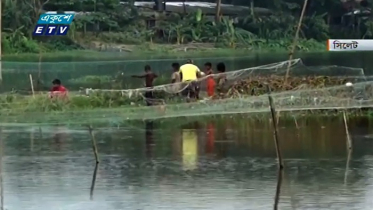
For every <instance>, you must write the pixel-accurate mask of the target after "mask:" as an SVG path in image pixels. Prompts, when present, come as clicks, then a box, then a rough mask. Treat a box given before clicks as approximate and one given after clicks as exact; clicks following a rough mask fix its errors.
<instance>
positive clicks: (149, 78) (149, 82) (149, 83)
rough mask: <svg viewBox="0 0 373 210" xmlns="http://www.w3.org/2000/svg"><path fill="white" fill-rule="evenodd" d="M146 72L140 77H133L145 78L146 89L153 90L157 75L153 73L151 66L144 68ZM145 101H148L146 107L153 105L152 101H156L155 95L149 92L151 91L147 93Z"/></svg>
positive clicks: (135, 76)
mask: <svg viewBox="0 0 373 210" xmlns="http://www.w3.org/2000/svg"><path fill="white" fill-rule="evenodd" d="M144 71H145V74H143V75H140V76H137V75H132V77H134V78H144V79H145V87H147V88H149V89H151V88H153V82H154V80H155V78H157V77H158V76H157V75H156V74H155V73H153V72H152V69H151V67H150V66H149V65H146V66H145V67H144ZM145 99H146V105H147V106H151V105H153V104H152V101H153V99H154V95H153V91H152V90H149V91H146V92H145Z"/></svg>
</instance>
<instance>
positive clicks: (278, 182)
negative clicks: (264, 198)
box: [273, 169, 284, 210]
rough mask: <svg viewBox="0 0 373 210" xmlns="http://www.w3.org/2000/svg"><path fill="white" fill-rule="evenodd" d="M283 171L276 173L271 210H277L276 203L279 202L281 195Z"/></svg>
mask: <svg viewBox="0 0 373 210" xmlns="http://www.w3.org/2000/svg"><path fill="white" fill-rule="evenodd" d="M283 172H284V171H283V170H281V169H279V170H278V171H277V186H276V194H275V204H274V205H273V209H274V210H277V209H278V202H279V201H280V194H281V186H282V173H283Z"/></svg>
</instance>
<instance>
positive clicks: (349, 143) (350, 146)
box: [343, 111, 352, 184]
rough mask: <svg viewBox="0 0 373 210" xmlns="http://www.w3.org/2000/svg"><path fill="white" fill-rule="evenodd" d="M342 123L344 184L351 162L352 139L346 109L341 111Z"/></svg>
mask: <svg viewBox="0 0 373 210" xmlns="http://www.w3.org/2000/svg"><path fill="white" fill-rule="evenodd" d="M343 123H344V126H345V130H346V145H347V161H346V169H345V177H344V184H346V183H347V177H348V171H349V170H350V162H351V154H352V140H351V136H350V132H349V131H348V123H347V116H346V111H343Z"/></svg>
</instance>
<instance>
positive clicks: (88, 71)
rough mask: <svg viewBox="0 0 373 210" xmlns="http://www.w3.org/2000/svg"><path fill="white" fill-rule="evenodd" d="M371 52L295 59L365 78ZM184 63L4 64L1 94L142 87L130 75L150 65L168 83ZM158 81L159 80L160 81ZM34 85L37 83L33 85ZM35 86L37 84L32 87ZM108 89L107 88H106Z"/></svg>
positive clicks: (267, 57) (265, 57) (267, 58)
mask: <svg viewBox="0 0 373 210" xmlns="http://www.w3.org/2000/svg"><path fill="white" fill-rule="evenodd" d="M372 56H373V53H371V52H356V53H331V52H328V53H305V54H299V55H298V56H296V58H301V59H302V61H303V63H304V64H305V65H306V66H325V65H338V66H347V67H355V68H363V69H364V73H365V75H373V60H372V59H371V57H372ZM287 59H288V55H287V54H252V55H247V56H245V57H229V56H228V57H218V58H195V59H194V61H195V62H196V64H198V65H200V66H202V65H203V64H204V63H205V62H207V61H210V62H212V63H213V65H216V64H217V63H218V62H225V64H226V65H227V68H228V70H238V69H244V68H249V67H254V66H260V65H265V64H270V63H275V62H280V61H284V60H287ZM173 62H180V63H183V62H185V58H183V59H162V60H121V61H92V62H61V63H41V64H38V63H22V62H3V67H2V68H3V84H2V85H1V87H0V88H1V91H2V92H4V91H9V90H12V89H16V90H21V89H22V90H31V88H30V79H29V75H30V74H31V75H32V77H33V78H34V80H36V79H37V78H39V77H40V79H41V81H43V86H44V87H49V86H50V82H51V81H52V80H53V79H55V78H60V79H61V80H62V82H63V83H64V84H65V85H67V87H68V88H69V89H70V90H77V89H79V88H80V87H84V88H89V87H91V88H105V85H103V84H97V82H95V84H92V83H88V84H86V83H84V79H83V82H73V80H74V79H75V80H78V81H79V79H81V78H84V77H86V76H88V75H92V76H100V77H104V76H114V75H116V74H118V72H122V73H123V74H124V75H125V77H128V80H126V84H123V85H124V87H123V88H139V87H143V82H142V81H141V80H136V79H135V80H134V79H132V78H130V76H131V75H133V74H142V73H143V69H144V66H145V65H147V64H149V65H151V66H152V68H153V69H154V71H155V72H157V73H158V74H160V75H162V76H164V80H163V81H162V83H169V82H170V79H169V78H170V75H171V73H172V72H171V63H173ZM159 81H160V80H159ZM35 82H36V81H35ZM34 85H36V84H34ZM106 88H107V87H106Z"/></svg>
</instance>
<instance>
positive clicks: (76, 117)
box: [0, 82, 373, 125]
mask: <svg viewBox="0 0 373 210" xmlns="http://www.w3.org/2000/svg"><path fill="white" fill-rule="evenodd" d="M372 96H373V84H372V82H360V83H356V84H354V85H353V86H346V85H341V86H337V87H329V88H320V89H307V90H297V91H286V92H280V93H274V94H272V97H273V99H274V106H275V108H276V111H294V112H295V111H302V110H328V109H331V110H337V109H351V108H358V109H360V108H369V107H372V106H373V97H372ZM259 112H269V102H268V96H267V95H260V96H248V97H241V98H229V99H219V100H206V101H199V102H195V103H178V104H169V105H159V106H142V107H118V108H110V109H109V108H104V109H93V110H69V111H52V112H48V113H45V112H24V113H22V114H20V113H17V112H16V110H13V111H12V110H11V109H9V110H2V111H1V116H0V122H2V123H30V124H34V123H35V124H61V123H62V124H95V123H110V124H113V125H114V124H120V123H123V122H125V121H128V120H155V119H162V118H175V117H192V116H206V115H222V114H239V113H248V114H249V113H259Z"/></svg>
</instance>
